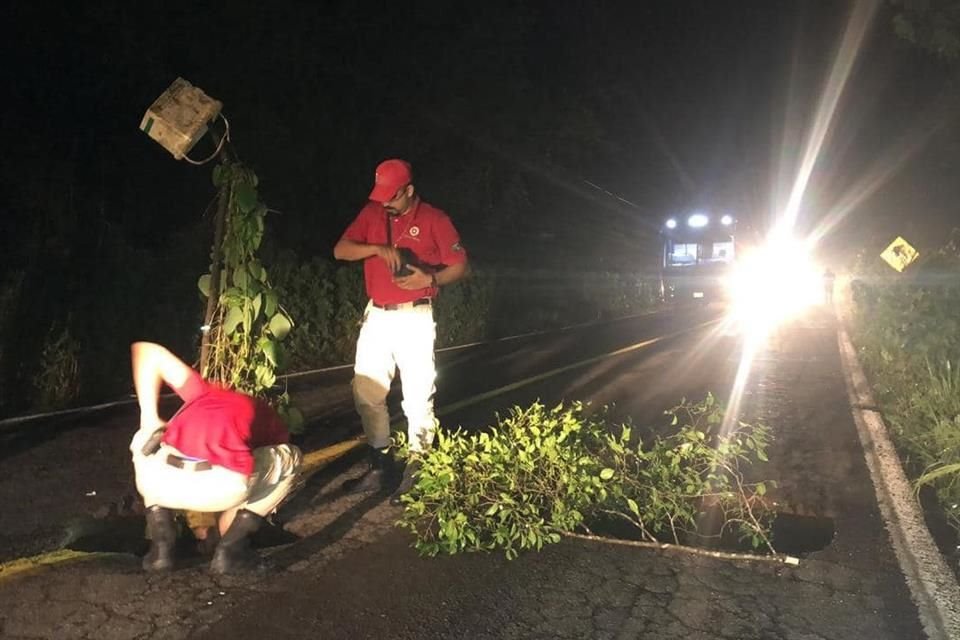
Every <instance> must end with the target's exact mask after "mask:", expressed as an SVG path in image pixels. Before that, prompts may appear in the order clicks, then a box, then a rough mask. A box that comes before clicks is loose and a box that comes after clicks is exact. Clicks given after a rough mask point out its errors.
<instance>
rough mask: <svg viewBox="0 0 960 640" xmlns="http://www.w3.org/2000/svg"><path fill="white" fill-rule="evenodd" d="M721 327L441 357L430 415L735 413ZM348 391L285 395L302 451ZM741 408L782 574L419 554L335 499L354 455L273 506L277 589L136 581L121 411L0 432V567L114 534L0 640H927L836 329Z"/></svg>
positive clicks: (621, 327)
mask: <svg viewBox="0 0 960 640" xmlns="http://www.w3.org/2000/svg"><path fill="white" fill-rule="evenodd" d="M719 327H721V324H720V323H719V322H718V316H717V315H716V314H715V313H713V312H712V311H710V310H701V311H699V312H697V313H679V312H671V313H661V314H656V315H651V316H644V317H637V318H630V319H624V320H618V321H614V322H609V323H603V324H595V325H591V326H584V327H578V328H573V329H569V330H566V331H561V332H553V333H549V334H543V335H537V336H527V337H521V338H516V339H513V340H507V341H500V342H496V343H491V344H484V345H476V346H471V347H465V348H460V349H453V350H449V351H445V352H443V353H441V354H440V355H439V358H438V361H439V365H440V366H439V380H438V387H439V392H438V397H437V407H438V413H439V415H440V418H441V422H442V424H443V426H444V428H455V427H457V426H463V427H465V428H467V429H474V428H481V427H483V426H484V425H488V424H490V423H491V422H492V421H493V417H494V416H495V414H496V413H497V412H500V413H501V414H502V413H504V412H505V411H506V410H508V409H509V408H510V407H511V406H514V405H521V406H525V405H527V404H529V403H530V402H533V401H535V400H541V401H543V402H545V403H548V404H549V403H555V402H557V401H559V400H589V401H591V402H592V403H593V404H594V405H604V404H613V405H614V409H613V413H614V416H616V417H622V418H623V419H627V418H629V419H631V420H632V421H633V422H634V423H635V424H637V425H651V426H652V427H654V428H656V427H660V426H662V423H663V420H664V417H663V415H662V414H663V411H664V409H666V408H669V407H671V406H673V405H675V404H677V402H678V401H679V400H680V399H681V398H684V397H685V398H688V399H692V400H698V399H700V398H702V397H703V396H704V395H705V394H706V393H707V392H713V393H714V394H715V395H717V396H718V397H719V398H720V399H721V400H725V401H726V400H729V399H730V394H731V390H732V389H733V388H734V382H735V380H736V378H737V372H738V370H739V367H740V365H741V357H740V356H741V346H742V345H741V341H740V339H739V338H738V337H737V336H735V335H726V333H725V332H724V331H722V330H719ZM349 376H350V372H349V370H336V371H331V372H325V373H322V374H317V375H316V376H310V377H303V378H298V379H296V385H295V388H294V395H295V398H296V400H297V402H298V403H300V404H301V405H302V406H304V407H305V408H307V410H308V413H309V414H310V415H311V417H312V419H311V425H310V430H309V432H308V435H307V436H306V438H305V440H304V446H305V447H306V448H308V449H309V448H316V447H321V446H324V445H325V444H329V443H331V442H334V441H336V440H338V439H343V438H346V437H350V436H352V435H354V434H356V433H357V431H358V425H357V422H356V419H355V418H354V417H353V415H352V410H351V408H350V400H349V387H348V380H349ZM396 400H397V398H396V397H394V398H393V404H394V406H396ZM739 409H740V416H741V417H742V418H743V419H745V420H748V421H763V422H765V423H766V424H769V425H770V426H771V427H772V428H773V429H774V431H775V436H776V440H775V443H774V445H773V446H772V449H771V452H770V453H771V455H770V463H769V464H768V465H766V466H765V467H764V469H762V470H761V471H759V472H761V473H762V474H763V475H764V476H765V477H768V478H770V479H774V480H776V481H777V482H778V488H777V489H776V490H775V491H774V492H773V495H772V498H773V499H775V500H776V501H777V502H778V503H779V504H780V505H781V509H782V510H783V512H784V514H785V515H784V517H783V522H784V523H785V524H783V525H782V530H781V531H780V537H779V540H780V541H782V542H783V543H784V544H786V545H789V546H790V549H789V551H790V552H791V553H793V554H794V555H796V556H797V557H798V558H799V565H797V566H785V565H782V564H774V563H770V562H764V561H749V560H736V561H731V560H722V559H716V558H708V557H702V556H697V555H693V554H689V553H684V552H662V551H661V552H658V551H651V550H648V549H637V548H630V547H624V546H617V545H611V544H606V543H597V542H592V541H586V540H576V539H566V540H564V541H562V542H561V543H560V544H557V545H551V546H549V547H547V548H545V549H544V550H543V551H542V552H540V553H526V554H523V555H521V557H520V558H518V559H517V560H514V561H507V560H505V559H504V558H503V557H502V555H500V554H471V555H465V556H456V557H445V558H436V559H426V558H420V557H418V556H417V555H416V553H415V551H413V550H412V549H411V548H410V542H411V540H410V538H409V536H408V535H407V534H406V533H404V532H402V531H400V530H398V529H396V528H395V527H394V526H393V522H394V521H395V520H396V519H397V517H398V515H399V509H398V508H396V507H391V506H390V505H389V504H388V503H387V502H385V501H384V500H383V498H382V497H378V496H362V495H361V496H347V495H344V494H342V493H341V492H340V491H339V490H338V487H339V484H340V482H341V481H342V480H343V478H345V477H348V476H350V475H354V474H356V473H359V472H360V466H359V464H355V462H356V456H353V457H351V456H348V457H346V458H345V459H342V460H341V461H339V462H338V463H336V464H333V465H331V466H329V467H327V468H326V469H324V470H323V471H321V472H319V473H317V474H316V475H314V476H313V477H312V478H311V479H310V480H309V481H308V482H307V484H306V486H304V487H303V489H301V491H300V492H299V493H298V494H297V496H296V497H295V498H294V499H293V500H291V501H290V502H289V503H288V504H287V505H285V506H284V508H283V510H282V513H281V514H280V520H281V521H282V522H283V526H284V529H285V530H286V532H287V533H288V534H292V535H291V536H290V538H291V540H290V541H284V542H286V543H285V544H279V545H275V546H271V547H269V548H265V549H263V551H262V552H263V553H264V554H265V555H268V556H270V558H271V559H272V560H273V561H274V563H275V564H276V565H277V566H278V570H277V571H276V572H274V573H271V574H268V575H265V576H236V577H220V578H216V577H214V576H211V575H210V574H209V573H207V572H206V571H205V567H204V564H203V562H202V560H201V559H194V560H192V561H190V562H188V563H187V566H185V567H184V568H182V569H180V570H178V571H176V572H174V573H173V574H170V575H162V576H158V575H144V574H143V573H141V572H140V570H139V559H138V558H137V557H136V555H135V554H134V553H133V552H134V551H136V549H121V548H115V547H116V546H117V543H116V540H131V539H136V538H137V536H136V535H135V533H136V531H137V527H140V528H141V529H140V530H142V519H140V520H138V519H137V516H136V514H137V510H138V506H137V504H136V498H135V494H134V492H133V484H132V477H131V471H130V465H129V462H128V459H127V458H128V456H127V453H126V446H127V442H128V440H129V438H130V435H131V434H132V431H133V426H132V425H133V424H134V420H135V415H133V414H131V413H130V412H129V411H128V410H126V411H125V410H122V409H119V410H117V411H115V412H114V413H112V414H110V415H101V416H97V417H87V418H84V419H83V420H78V421H75V422H73V423H66V424H60V425H58V426H56V427H49V428H47V429H46V430H43V429H38V430H37V431H36V432H35V433H32V434H30V433H27V434H24V433H16V434H14V433H10V432H8V433H6V434H0V437H3V438H6V439H7V440H6V442H3V443H0V444H4V448H3V453H2V454H0V455H2V456H3V457H2V458H0V464H2V465H3V469H4V470H5V471H6V473H3V474H2V476H0V497H2V499H3V500H4V504H5V505H6V507H5V509H4V511H5V512H4V518H3V523H4V524H3V532H2V535H3V538H2V539H0V553H3V554H5V555H6V557H7V559H10V558H15V557H20V556H23V555H27V554H34V553H40V552H43V551H49V550H52V549H56V548H58V547H60V546H63V544H64V543H65V541H68V540H69V539H70V538H71V536H73V535H75V531H76V530H77V528H78V526H79V525H77V524H76V519H77V518H83V517H84V516H85V515H86V518H87V519H89V518H90V516H91V514H94V515H96V516H97V517H98V518H99V520H98V521H99V522H101V523H106V524H108V525H109V527H107V531H105V532H104V534H103V536H102V538H103V546H104V549H103V550H110V551H119V553H109V554H94V555H90V556H84V557H82V558H81V559H79V560H76V561H73V562H63V563H58V564H55V565H53V566H51V567H49V568H46V569H41V570H33V571H24V572H22V573H20V574H17V575H10V576H8V577H6V578H5V577H4V575H3V573H0V636H2V637H4V638H7V637H9V638H46V637H49V638H68V637H69V638H151V639H153V638H185V637H198V638H246V637H251V638H255V637H264V636H270V637H282V638H561V637H566V638H666V639H669V638H728V639H731V640H733V639H747V638H771V639H773V638H778V639H779V638H782V639H811V640H812V639H826V638H838V639H839V638H844V639H849V638H871V639H878V640H880V639H887V638H889V639H891V640H893V639H896V640H904V639H913V638H923V637H926V636H925V635H924V633H923V630H922V628H921V624H920V620H919V618H918V614H917V611H916V609H915V607H914V605H913V604H912V602H911V599H910V594H909V592H908V590H907V587H906V584H905V582H904V579H903V576H902V574H901V570H900V567H899V565H898V563H897V560H896V557H895V555H894V553H893V551H892V549H891V548H890V543H889V540H888V537H887V534H886V531H885V529H884V524H883V522H882V520H881V517H880V513H879V510H878V507H877V504H876V498H875V495H874V490H873V487H872V484H871V480H870V476H869V474H868V471H867V468H866V465H865V463H864V457H863V452H862V449H861V445H860V442H859V440H858V438H857V431H856V427H855V425H854V422H853V419H852V417H851V413H850V405H849V401H848V400H847V397H846V392H845V389H844V378H843V374H842V370H841V365H840V360H839V357H838V352H837V339H836V326H835V323H834V320H833V318H832V316H831V315H830V314H827V313H824V312H816V313H813V314H811V315H809V316H807V317H805V318H804V319H802V320H801V321H799V322H796V323H794V324H793V325H791V326H790V327H788V328H786V329H785V330H784V331H782V332H781V333H779V334H777V335H776V336H773V337H772V338H771V339H770V340H769V341H768V342H767V343H766V344H765V346H764V347H763V348H762V349H761V350H760V351H759V352H758V353H757V354H756V357H755V358H754V359H753V362H752V367H751V369H750V372H749V375H748V376H746V377H745V384H744V385H743V394H742V403H741V404H740V407H739ZM94 492H95V494H94ZM71 519H73V520H71ZM71 522H73V523H74V524H70V523H71ZM71 527H73V528H72V529H71ZM111 527H112V529H111ZM80 528H82V527H80ZM125 528H126V529H125ZM131 532H133V534H131ZM111 540H113V541H114V542H112V543H111V542H110V541H111ZM776 543H778V540H775V544H776ZM111 544H113V545H114V548H111V549H106V547H109V546H110V545H111Z"/></svg>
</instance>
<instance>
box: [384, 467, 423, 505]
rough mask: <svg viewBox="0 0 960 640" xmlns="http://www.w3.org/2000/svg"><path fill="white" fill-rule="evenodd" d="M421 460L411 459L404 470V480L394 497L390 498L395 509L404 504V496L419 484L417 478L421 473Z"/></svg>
mask: <svg viewBox="0 0 960 640" xmlns="http://www.w3.org/2000/svg"><path fill="white" fill-rule="evenodd" d="M420 467H421V464H420V459H419V458H410V459H409V460H408V461H407V466H406V468H404V470H403V479H402V480H401V481H400V486H398V487H397V490H396V491H394V492H393V495H391V496H390V504H392V505H393V506H395V507H399V506H400V505H402V504H403V500H401V498H403V496H404V495H405V494H406V493H407V492H408V491H410V489H413V485H415V484H417V476H418V474H419V472H420Z"/></svg>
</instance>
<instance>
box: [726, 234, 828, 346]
mask: <svg viewBox="0 0 960 640" xmlns="http://www.w3.org/2000/svg"><path fill="white" fill-rule="evenodd" d="M729 286H730V293H731V298H732V300H733V313H734V315H735V320H736V321H738V323H739V324H741V326H742V327H743V328H744V329H745V330H746V331H747V332H748V334H751V335H754V336H760V335H763V334H766V333H767V332H768V331H769V330H770V329H772V328H773V327H775V326H776V325H777V324H778V323H780V322H783V321H784V320H787V319H789V318H790V317H792V316H795V315H797V314H799V313H800V312H802V311H803V310H804V309H806V308H808V307H810V306H812V305H814V304H816V303H817V302H819V301H820V296H821V292H822V278H821V274H820V270H819V269H818V268H817V266H816V265H815V264H814V262H813V260H812V258H811V256H810V252H809V249H808V247H807V245H806V244H805V243H803V242H800V241H798V240H795V239H792V238H784V237H779V238H777V237H774V238H771V239H769V240H768V241H767V243H766V244H765V245H764V246H763V247H761V248H760V249H758V250H756V251H754V252H752V253H748V254H746V255H744V256H743V258H742V259H741V260H740V262H739V263H738V264H737V266H736V268H735V269H734V272H733V274H732V275H731V278H730V282H729Z"/></svg>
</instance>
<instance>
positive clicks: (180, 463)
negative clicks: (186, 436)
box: [167, 453, 213, 471]
mask: <svg viewBox="0 0 960 640" xmlns="http://www.w3.org/2000/svg"><path fill="white" fill-rule="evenodd" d="M167 464H168V465H170V466H171V467H176V468H177V469H186V470H188V471H209V470H210V469H213V465H212V464H210V461H209V460H185V459H184V458H181V457H180V456H175V455H173V454H172V453H170V454H167Z"/></svg>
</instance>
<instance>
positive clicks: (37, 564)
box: [0, 320, 717, 583]
mask: <svg viewBox="0 0 960 640" xmlns="http://www.w3.org/2000/svg"><path fill="white" fill-rule="evenodd" d="M716 322H717V321H716V320H711V321H709V322H705V323H702V324H699V325H697V326H695V327H691V328H689V329H683V330H681V331H676V332H674V333H670V334H667V335H664V336H659V337H657V338H651V339H649V340H644V341H642V342H638V343H636V344H632V345H628V346H626V347H622V348H620V349H616V350H614V351H610V352H608V353H604V354H601V355H598V356H593V357H591V358H587V359H586V360H581V361H580V362H575V363H573V364H569V365H566V366H563V367H558V368H557V369H552V370H551V371H547V372H545V373H540V374H537V375H535V376H531V377H529V378H525V379H523V380H519V381H517V382H513V383H511V384H508V385H504V386H502V387H498V388H496V389H491V390H490V391H486V392H484V393H481V394H478V395H475V396H473V397H470V398H465V399H463V400H460V401H458V402H454V403H453V404H450V405H447V406H445V407H442V408H440V409H438V410H437V414H438V415H443V414H446V413H452V412H453V411H456V410H458V409H462V408H464V407H468V406H470V405H474V404H477V403H479V402H482V401H484V400H489V399H490V398H493V397H496V396H498V395H501V394H503V393H507V392H510V391H514V390H516V389H520V388H522V387H525V386H527V385H530V384H533V383H534V382H539V381H541V380H545V379H547V378H550V377H552V376H555V375H559V374H561V373H566V372H567V371H572V370H574V369H578V368H580V367H585V366H587V365H589V364H593V363H595V362H599V361H601V360H605V359H607V358H613V357H616V356H621V355H625V354H627V353H631V352H633V351H638V350H640V349H643V348H645V347H649V346H651V345H653V344H656V343H658V342H662V341H664V340H668V339H670V338H675V337H677V336H681V335H683V334H685V333H689V332H692V331H695V330H697V329H701V328H703V327H706V326H709V325H711V324H715V323H716ZM405 423H406V420H404V419H403V418H399V419H395V420H392V421H391V424H392V426H399V425H403V424H405ZM365 443H366V438H365V437H364V436H359V437H356V438H352V439H350V440H343V441H341V442H337V443H336V444H332V445H329V446H327V447H324V448H322V449H317V450H316V451H311V452H309V453H307V454H304V456H303V461H302V462H301V468H300V472H301V480H303V479H305V478H306V477H307V476H310V475H312V474H314V473H316V472H318V471H320V470H321V469H323V468H324V467H326V466H327V465H328V464H330V463H331V462H333V461H334V460H336V459H337V458H339V457H341V456H343V455H345V454H347V453H349V452H350V451H352V450H354V449H356V448H357V447H359V446H361V445H363V444H365ZM110 555H117V554H112V553H100V552H97V553H86V552H83V551H73V550H71V549H58V550H57V551H51V552H49V553H44V554H40V555H38V556H32V557H30V558H18V559H16V560H11V561H9V562H6V563H2V564H0V583H2V582H3V580H5V579H7V578H10V577H12V576H14V575H16V574H19V573H23V572H24V571H29V570H33V569H38V568H41V567H46V566H53V565H57V564H63V563H65V562H70V561H74V560H81V559H92V558H95V557H105V556H110Z"/></svg>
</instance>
